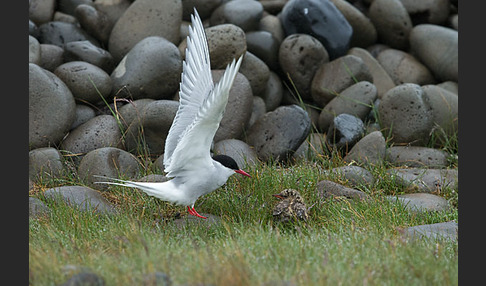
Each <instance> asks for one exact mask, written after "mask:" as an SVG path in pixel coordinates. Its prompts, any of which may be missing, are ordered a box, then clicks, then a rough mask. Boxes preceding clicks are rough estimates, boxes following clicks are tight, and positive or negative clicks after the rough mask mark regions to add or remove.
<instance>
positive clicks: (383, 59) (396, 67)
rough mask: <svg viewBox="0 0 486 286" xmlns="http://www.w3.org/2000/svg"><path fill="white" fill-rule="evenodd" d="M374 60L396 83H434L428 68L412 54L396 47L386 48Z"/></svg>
mask: <svg viewBox="0 0 486 286" xmlns="http://www.w3.org/2000/svg"><path fill="white" fill-rule="evenodd" d="M376 60H377V61H378V62H379V63H380V65H381V66H382V67H383V68H384V69H385V71H386V72H387V73H388V74H389V75H390V77H391V78H392V79H393V82H394V83H395V84H396V85H400V84H402V83H415V84H418V85H425V84H433V83H435V79H434V76H433V75H432V73H431V72H430V71H429V69H428V68H427V67H426V66H424V65H423V64H422V63H421V62H419V61H418V60H417V59H416V58H415V57H414V56H412V55H410V54H408V53H405V52H402V51H400V50H396V49H386V50H384V51H382V52H381V53H379V54H378V56H377V58H376Z"/></svg>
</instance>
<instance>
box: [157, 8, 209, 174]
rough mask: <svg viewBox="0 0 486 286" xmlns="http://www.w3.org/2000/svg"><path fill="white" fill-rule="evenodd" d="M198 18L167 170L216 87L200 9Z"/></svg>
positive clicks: (190, 41) (166, 159)
mask: <svg viewBox="0 0 486 286" xmlns="http://www.w3.org/2000/svg"><path fill="white" fill-rule="evenodd" d="M194 15H195V16H194ZM194 15H191V20H192V27H189V36H188V37H187V48H186V59H185V61H184V62H183V65H182V76H181V84H180V92H179V97H180V99H179V109H178V110H177V113H176V116H175V118H174V121H173V123H172V126H171V127H170V130H169V134H168V135H167V139H166V141H165V150H164V167H165V169H170V166H171V162H172V161H173V153H174V150H175V149H176V147H177V144H179V142H180V141H181V139H182V136H183V134H184V133H185V130H186V129H187V127H188V126H189V125H191V123H192V122H193V121H194V119H195V117H196V115H197V113H198V112H199V109H200V108H201V106H202V104H203V102H204V101H205V100H206V99H207V98H208V96H209V94H210V93H211V91H212V90H213V87H214V84H213V79H212V76H211V65H210V61H209V50H208V44H207V41H206V34H205V33H204V27H203V25H202V22H201V18H199V15H198V14H197V11H196V9H194Z"/></svg>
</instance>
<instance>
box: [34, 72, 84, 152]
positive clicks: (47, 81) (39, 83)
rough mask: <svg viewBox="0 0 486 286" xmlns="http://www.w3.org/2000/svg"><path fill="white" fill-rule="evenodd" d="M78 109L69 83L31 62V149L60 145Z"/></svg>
mask: <svg viewBox="0 0 486 286" xmlns="http://www.w3.org/2000/svg"><path fill="white" fill-rule="evenodd" d="M75 109H76V103H75V101H74V97H73V95H72V93H71V91H70V90H69V88H68V87H67V86H66V84H65V83H64V82H63V81H62V80H60V79H59V78H58V77H57V76H56V75H55V74H53V73H51V72H50V71H48V70H45V69H43V68H41V67H39V66H38V65H36V64H31V63H29V148H30V149H35V148H40V147H48V146H57V145H58V144H59V142H60V141H61V140H62V138H63V137H64V136H65V135H66V134H67V133H68V131H69V128H70V127H71V125H72V124H73V122H74V119H75V114H76V113H75Z"/></svg>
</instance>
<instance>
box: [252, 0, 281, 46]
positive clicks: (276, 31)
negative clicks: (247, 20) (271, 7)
mask: <svg viewBox="0 0 486 286" xmlns="http://www.w3.org/2000/svg"><path fill="white" fill-rule="evenodd" d="M260 3H261V2H260ZM258 30H260V31H267V32H269V33H270V34H272V36H273V37H274V38H275V39H277V40H278V41H279V42H282V41H283V40H284V38H285V32H284V31H283V28H282V23H280V19H279V18H278V17H277V16H275V15H272V14H267V15H265V16H263V17H262V19H261V20H260V24H259V26H258Z"/></svg>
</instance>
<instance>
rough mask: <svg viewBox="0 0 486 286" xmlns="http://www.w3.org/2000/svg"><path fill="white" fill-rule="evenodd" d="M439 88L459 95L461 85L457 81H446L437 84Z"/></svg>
mask: <svg viewBox="0 0 486 286" xmlns="http://www.w3.org/2000/svg"><path fill="white" fill-rule="evenodd" d="M437 86H438V87H440V88H443V89H445V90H447V91H449V92H452V93H454V94H456V95H459V85H458V84H457V82H455V81H450V80H448V81H444V82H441V83H439V84H437Z"/></svg>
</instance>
